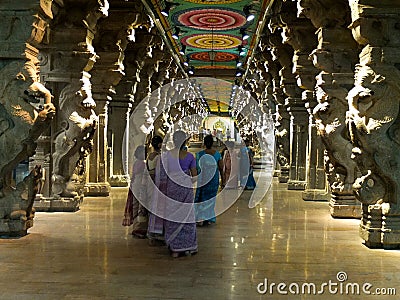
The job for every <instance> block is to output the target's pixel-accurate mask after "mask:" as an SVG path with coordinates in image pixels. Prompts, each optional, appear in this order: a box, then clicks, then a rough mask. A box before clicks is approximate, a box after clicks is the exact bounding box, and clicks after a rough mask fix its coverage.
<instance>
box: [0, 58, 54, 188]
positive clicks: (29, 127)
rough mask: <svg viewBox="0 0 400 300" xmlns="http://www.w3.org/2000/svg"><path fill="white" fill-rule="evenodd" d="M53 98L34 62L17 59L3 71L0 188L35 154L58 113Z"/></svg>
mask: <svg viewBox="0 0 400 300" xmlns="http://www.w3.org/2000/svg"><path fill="white" fill-rule="evenodd" d="M43 100H44V101H43ZM51 100H52V95H51V93H50V91H49V90H48V89H46V88H45V87H44V85H43V84H41V83H40V82H39V78H38V76H37V72H36V70H35V69H34V67H33V65H30V64H29V63H25V62H24V61H14V62H11V63H9V64H8V65H6V66H5V67H3V68H2V69H1V70H0V107H1V109H0V114H1V120H0V124H1V131H0V138H1V140H2V141H3V142H1V143H0V145H1V146H0V147H1V148H0V149H1V151H0V188H2V187H4V185H7V184H5V176H6V175H7V174H9V172H11V171H12V169H14V167H15V166H16V165H17V164H18V163H19V162H21V161H22V160H24V159H26V158H27V157H29V156H31V155H33V154H34V152H35V148H36V143H35V141H36V140H37V138H38V137H39V135H40V134H41V133H42V132H43V131H44V130H45V129H46V128H47V127H48V126H49V122H50V120H51V119H52V117H53V116H54V114H55V108H54V105H53V104H52V103H51ZM41 101H43V103H41ZM34 105H36V106H34Z"/></svg>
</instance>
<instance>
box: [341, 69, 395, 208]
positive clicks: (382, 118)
mask: <svg viewBox="0 0 400 300" xmlns="http://www.w3.org/2000/svg"><path fill="white" fill-rule="evenodd" d="M383 74H384V75H385V76H386V77H385V76H383ZM399 82H400V72H399V71H398V70H397V69H396V68H394V67H390V66H388V67H380V68H378V67H375V68H374V69H372V68H371V67H368V66H360V65H359V66H357V68H356V76H355V85H354V88H353V89H352V90H351V91H350V92H349V94H348V96H347V100H348V103H349V111H348V113H347V124H348V127H349V131H350V136H351V140H352V143H353V146H354V148H353V154H354V157H355V160H356V161H357V163H358V167H359V169H360V171H361V173H362V175H363V176H362V177H360V178H358V179H357V180H356V183H355V184H354V189H355V192H356V195H357V197H358V198H359V200H360V201H361V202H363V203H365V204H375V203H381V202H391V203H396V202H397V199H398V197H399V188H400V186H399V178H400V168H399V163H400V156H399V153H400V149H399V147H400V136H399V129H400V124H399V123H400V120H399V118H398V115H399V104H400V102H399V101H400V87H399Z"/></svg>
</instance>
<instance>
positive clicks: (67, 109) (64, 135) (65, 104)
mask: <svg viewBox="0 0 400 300" xmlns="http://www.w3.org/2000/svg"><path fill="white" fill-rule="evenodd" d="M80 86H81V85H80V84H78V83H72V84H69V85H67V86H66V87H65V88H64V89H63V90H62V91H61V93H60V114H59V119H60V120H62V121H61V126H62V128H61V129H60V131H59V132H58V133H57V134H56V137H55V139H54V144H55V152H54V154H53V175H52V181H53V185H52V192H53V193H54V194H55V195H60V196H72V197H74V196H77V193H76V191H74V188H73V185H74V182H76V178H73V177H72V175H73V174H74V172H75V177H76V175H82V174H83V173H84V170H85V166H84V163H83V162H84V159H85V158H86V156H88V155H89V153H91V152H92V150H93V135H94V131H95V129H96V127H97V123H98V117H97V116H96V114H95V112H94V108H95V106H96V104H95V102H94V100H93V98H92V95H91V92H90V87H88V86H87V85H86V84H84V85H83V87H80Z"/></svg>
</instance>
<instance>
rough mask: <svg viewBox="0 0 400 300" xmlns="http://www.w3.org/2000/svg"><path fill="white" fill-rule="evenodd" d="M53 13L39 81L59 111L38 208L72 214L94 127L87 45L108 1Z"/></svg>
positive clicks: (91, 59)
mask: <svg viewBox="0 0 400 300" xmlns="http://www.w3.org/2000/svg"><path fill="white" fill-rule="evenodd" d="M53 5H56V6H57V11H58V12H59V13H58V14H57V16H55V18H54V22H53V23H52V31H51V35H50V44H51V47H48V48H46V49H43V50H42V55H43V57H44V58H45V59H44V60H45V63H44V65H43V69H44V70H45V72H44V79H45V81H46V82H47V83H48V84H49V86H51V88H52V90H53V92H54V93H55V102H56V104H57V107H58V108H59V113H58V114H57V116H56V118H55V120H54V123H53V126H52V133H51V138H52V143H53V146H52V156H51V158H52V161H51V172H52V174H51V183H50V184H51V193H50V196H49V197H42V198H40V199H39V200H38V201H37V203H36V204H35V207H37V208H38V209H41V210H52V211H75V210H77V209H78V208H79V203H80V201H81V200H82V199H83V191H84V189H83V188H84V184H85V180H86V177H85V171H86V166H85V164H86V162H85V161H86V157H87V156H88V155H89V153H90V152H91V151H92V149H93V136H94V133H95V130H96V127H97V124H98V117H97V115H96V113H95V111H94V109H95V107H96V103H95V101H94V100H93V97H92V91H91V75H90V73H89V72H90V71H91V69H92V68H93V65H94V63H95V62H96V59H97V58H98V57H97V55H96V53H95V51H94V48H93V45H92V41H93V38H94V36H95V33H96V25H97V21H98V20H99V19H100V18H102V17H104V16H106V14H107V9H106V7H107V6H108V2H107V1H106V0H105V1H96V0H91V1H88V3H87V6H85V9H82V8H81V6H79V3H76V2H75V1H64V2H63V3H62V4H61V3H59V2H57V3H53Z"/></svg>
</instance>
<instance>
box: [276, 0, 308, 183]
mask: <svg viewBox="0 0 400 300" xmlns="http://www.w3.org/2000/svg"><path fill="white" fill-rule="evenodd" d="M287 4H291V3H286V2H285V3H283V4H282V5H283V10H281V11H280V14H282V13H286V11H285V9H287V10H289V9H290V6H288V5H287ZM269 27H270V28H271V29H272V30H273V34H271V40H272V41H273V42H272V44H273V48H272V51H273V52H274V53H275V55H276V56H277V57H278V60H279V62H280V64H281V67H282V68H281V70H280V71H279V76H280V78H281V81H280V86H281V87H282V89H283V92H284V94H285V95H286V99H285V105H286V107H287V110H288V112H289V114H290V169H289V180H288V189H289V190H304V189H305V186H306V181H305V180H306V149H307V148H306V146H307V132H308V130H307V127H306V126H305V124H307V123H308V117H307V111H306V108H305V106H304V103H303V101H302V99H301V89H300V88H299V87H298V86H297V84H296V81H297V80H296V77H295V74H294V73H293V54H294V51H293V48H292V47H291V46H289V45H288V40H287V39H286V38H285V35H283V30H282V28H284V27H285V25H284V23H282V20H281V17H279V18H272V19H271V21H270V25H269ZM282 36H283V38H282ZM284 42H286V44H284Z"/></svg>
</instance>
